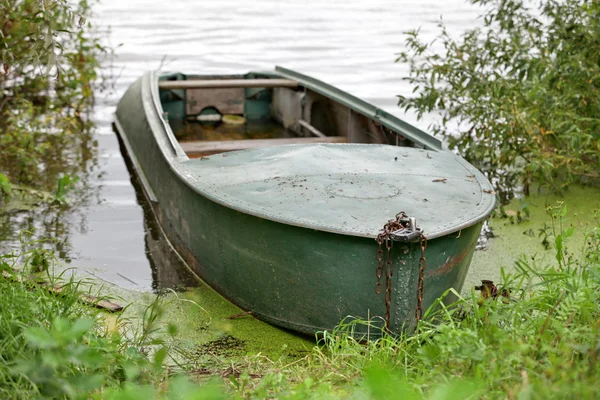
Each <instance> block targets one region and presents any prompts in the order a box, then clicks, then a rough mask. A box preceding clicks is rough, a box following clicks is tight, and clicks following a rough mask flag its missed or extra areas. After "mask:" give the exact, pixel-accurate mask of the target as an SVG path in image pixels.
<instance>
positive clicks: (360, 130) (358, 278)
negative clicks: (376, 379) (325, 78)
mask: <svg viewBox="0 0 600 400" xmlns="http://www.w3.org/2000/svg"><path fill="white" fill-rule="evenodd" d="M115 127H116V130H117V132H118V134H119V136H120V138H121V139H122V142H123V144H124V148H125V149H126V151H127V153H128V156H129V157H130V159H131V161H132V164H133V166H134V169H135V171H136V173H137V175H138V178H139V180H140V182H141V183H142V186H143V188H144V192H145V194H146V197H147V198H148V200H149V201H150V204H151V205H152V209H153V210H154V212H155V214H156V216H157V218H158V221H159V223H160V225H161V227H162V228H163V230H164V232H165V234H166V236H167V237H168V239H169V241H170V242H171V244H172V245H173V247H174V248H175V249H176V250H177V252H178V253H179V254H180V255H181V256H182V258H183V259H184V260H185V262H186V263H187V264H188V266H189V268H190V269H191V270H192V271H194V272H195V273H196V274H197V275H198V276H200V277H201V278H202V279H203V280H204V281H206V282H207V283H208V284H209V285H210V286H212V287H213V288H215V289H216V290H217V291H218V292H219V293H221V294H222V295H223V296H225V297H226V298H227V299H229V300H230V301H232V302H233V303H235V304H237V305H238V306H239V307H241V308H243V309H245V310H248V311H251V312H252V313H253V315H255V316H256V317H258V318H260V319H262V320H264V321H267V322H269V323H272V324H275V325H278V326H281V327H284V328H289V329H292V330H295V331H298V332H302V333H306V334H314V333H315V332H318V331H324V330H331V329H332V328H334V327H335V326H336V325H337V324H338V323H339V322H340V321H341V320H343V319H344V318H346V317H347V316H351V317H352V318H360V319H371V320H374V321H376V323H377V321H379V322H378V323H380V324H381V325H384V324H386V323H387V327H388V328H389V330H391V331H392V332H400V331H403V330H409V331H410V330H412V329H414V326H415V323H416V322H417V320H418V318H420V316H421V313H420V312H419V311H416V310H418V309H421V310H425V309H427V307H429V306H430V305H431V304H432V303H433V302H434V301H436V299H438V298H439V297H440V296H442V295H443V294H444V293H445V292H446V291H447V290H448V289H449V288H451V287H453V288H455V289H456V290H460V289H461V287H462V285H463V282H464V279H465V276H466V273H467V270H468V268H469V264H470V261H471V258H472V255H473V252H474V250H475V246H476V243H477V239H478V235H479V233H480V229H481V225H482V223H483V221H484V220H485V219H486V218H487V217H488V215H489V214H490V213H491V211H492V209H493V207H494V205H495V195H494V193H493V190H492V186H491V184H490V183H489V181H488V180H487V179H486V178H485V177H484V176H483V175H482V174H481V173H480V172H479V171H478V170H476V169H475V168H474V167H473V166H471V165H470V164H469V163H467V162H466V161H465V160H464V159H462V158H460V157H458V156H456V155H455V154H453V153H452V152H450V151H448V150H444V149H443V148H442V145H441V143H440V142H439V141H438V140H437V139H435V138H433V137H432V136H430V135H428V134H427V133H425V132H423V131H421V130H419V129H417V128H415V127H413V126H411V125H409V124H407V123H406V122H403V121H401V120H399V119H397V118H395V117H393V116H392V115H390V114H388V113H386V112H385V111H383V110H380V109H378V108H376V107H374V106H372V105H370V104H368V103H366V102H364V101H362V100H359V99H357V98H355V97H353V96H351V95H349V94H347V93H345V92H343V91H341V90H339V89H336V88H334V87H332V86H330V85H327V84H325V83H323V82H320V81H318V80H315V79H313V78H310V77H307V76H304V75H302V74H299V73H296V72H293V71H290V70H287V69H283V68H279V67H278V68H276V69H275V71H273V72H264V73H263V72H252V73H248V74H245V75H227V76H200V75H184V74H180V73H174V74H165V75H160V74H159V73H157V72H148V73H146V74H145V75H143V76H142V77H141V78H139V79H138V80H137V81H136V82H135V83H133V84H132V85H131V86H130V87H129V89H128V90H127V92H126V93H125V94H124V96H123V98H122V99H121V101H120V102H119V105H118V107H117V112H116V121H115ZM400 212H403V214H401V215H400V216H399V217H398V218H397V219H396V216H397V215H398V214H399V213H400ZM390 220H393V221H395V222H393V223H389V224H388V225H387V229H386V230H385V231H384V233H383V234H382V228H383V227H384V225H385V224H386V223H388V221H390ZM378 238H379V239H378ZM388 247H391V249H390V250H389V251H388ZM388 258H389V260H388ZM388 261H389V262H388ZM447 301H450V299H448V300H447ZM365 333H366V332H365ZM358 334H360V332H358Z"/></svg>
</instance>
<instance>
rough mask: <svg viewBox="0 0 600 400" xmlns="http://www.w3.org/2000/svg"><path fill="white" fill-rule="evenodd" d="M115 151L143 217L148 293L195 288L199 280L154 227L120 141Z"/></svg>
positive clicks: (142, 193)
mask: <svg viewBox="0 0 600 400" xmlns="http://www.w3.org/2000/svg"><path fill="white" fill-rule="evenodd" d="M119 147H120V150H121V153H122V154H123V159H124V161H125V165H126V166H127V170H128V171H129V174H130V176H131V185H132V186H133V188H134V189H135V197H136V200H137V202H138V204H139V205H140V206H141V208H142V210H143V214H144V244H145V253H146V255H147V257H148V261H149V263H150V268H151V270H152V289H153V290H154V291H155V292H160V291H162V290H164V289H175V290H185V289H186V288H188V287H193V286H198V284H199V283H200V281H199V278H198V277H196V276H195V275H194V274H193V273H192V272H191V271H190V270H189V269H188V268H187V266H186V265H185V263H184V262H183V260H181V258H180V257H179V255H178V254H177V252H176V251H175V249H173V247H172V246H171V244H170V243H169V241H168V240H167V238H166V236H165V234H164V233H163V231H162V229H161V227H160V225H159V224H158V220H157V219H156V216H155V214H154V211H153V210H152V206H151V204H150V202H149V201H148V199H147V198H146V195H145V194H144V189H143V187H142V185H141V182H140V181H139V178H138V176H137V175H136V173H135V170H134V169H133V164H132V163H131V159H130V158H129V156H128V155H127V151H126V150H125V147H124V145H123V142H122V141H121V140H120V139H119Z"/></svg>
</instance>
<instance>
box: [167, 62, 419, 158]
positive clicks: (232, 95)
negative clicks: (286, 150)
mask: <svg viewBox="0 0 600 400" xmlns="http://www.w3.org/2000/svg"><path fill="white" fill-rule="evenodd" d="M159 93H160V101H161V105H162V109H163V113H164V115H163V117H165V119H167V120H168V121H169V125H170V127H171V129H172V131H173V133H174V135H175V137H176V138H177V140H178V142H179V144H180V145H181V147H182V149H183V150H184V152H185V153H186V154H187V155H188V157H190V158H195V157H203V156H208V155H212V154H218V153H222V152H227V151H234V150H245V149H253V148H259V147H268V146H277V145H286V144H307V143H374V144H388V145H394V146H408V147H413V146H415V143H414V142H412V141H410V140H408V139H407V138H405V137H403V136H401V135H400V134H397V133H396V132H394V131H392V130H391V129H388V128H387V127H385V126H383V125H382V124H380V123H378V122H377V121H374V120H373V119H372V118H368V117H366V116H364V115H362V114H360V113H358V112H356V111H355V110H353V109H352V108H350V107H348V106H346V105H344V104H341V103H340V102H338V101H336V100H334V99H332V98H329V97H326V96H323V95H321V94H319V93H317V92H315V91H312V90H310V89H307V88H306V87H303V86H302V85H300V84H299V83H298V82H296V81H294V80H290V79H279V78H274V77H273V76H267V75H262V76H261V75H260V74H256V73H250V74H246V75H228V76H193V75H183V74H171V75H167V76H162V77H161V78H160V81H159Z"/></svg>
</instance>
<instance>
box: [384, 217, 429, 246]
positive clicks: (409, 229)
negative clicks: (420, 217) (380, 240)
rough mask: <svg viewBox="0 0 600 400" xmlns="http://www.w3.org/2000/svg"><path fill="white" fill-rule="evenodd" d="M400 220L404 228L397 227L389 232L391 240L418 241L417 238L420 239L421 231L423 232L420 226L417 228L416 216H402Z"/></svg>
mask: <svg viewBox="0 0 600 400" xmlns="http://www.w3.org/2000/svg"><path fill="white" fill-rule="evenodd" d="M400 222H401V223H402V225H403V226H404V228H403V229H398V230H397V231H394V232H390V239H391V240H394V241H396V242H404V243H410V242H418V241H419V240H421V233H423V232H422V231H421V229H420V228H417V219H416V218H413V217H410V218H402V219H401V220H400Z"/></svg>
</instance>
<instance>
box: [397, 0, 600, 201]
mask: <svg viewBox="0 0 600 400" xmlns="http://www.w3.org/2000/svg"><path fill="white" fill-rule="evenodd" d="M471 2H472V3H473V4H476V5H480V6H482V7H483V8H484V10H485V11H484V13H483V14H482V16H481V21H482V26H477V27H476V28H472V29H469V30H467V31H466V32H465V33H464V34H463V35H462V36H460V38H458V39H455V38H453V37H452V35H451V34H450V33H449V32H448V30H447V29H446V27H445V25H444V24H443V22H440V24H439V27H440V29H441V33H440V34H439V36H438V37H437V38H436V39H435V40H434V41H433V42H431V43H425V42H423V41H422V40H421V38H420V35H419V32H418V31H410V32H407V38H406V45H407V48H408V50H407V51H405V52H402V53H401V54H400V56H399V58H398V61H399V62H402V63H406V64H408V65H409V67H410V74H409V76H408V77H407V78H404V79H405V80H407V81H408V82H409V83H410V84H411V85H412V86H413V88H414V90H413V92H414V93H416V96H414V97H404V96H400V100H399V105H400V106H401V107H403V108H404V109H406V110H409V109H413V110H415V111H416V113H417V115H418V117H419V118H422V117H423V116H425V115H426V114H429V113H434V114H439V115H440V116H441V118H440V119H439V120H438V122H435V123H434V124H433V125H432V130H433V132H434V133H435V134H438V135H442V136H443V137H445V138H446V139H447V141H448V144H449V146H450V148H452V149H457V150H458V151H459V152H460V153H461V154H462V155H463V156H464V157H465V158H467V159H468V160H469V161H471V162H473V163H474V164H475V165H476V166H477V167H478V168H480V169H481V170H483V171H484V172H485V173H486V174H487V175H488V176H489V177H490V178H492V180H493V182H494V183H495V184H496V186H497V189H498V191H499V192H500V193H501V194H502V195H503V197H504V198H506V197H510V194H511V192H512V191H513V190H514V189H515V188H517V187H519V186H521V185H522V187H523V188H524V190H525V192H527V191H528V189H529V185H530V184H531V183H540V184H546V185H550V186H552V187H554V188H555V189H561V188H562V187H564V186H565V185H568V184H569V183H570V182H573V181H584V182H589V181H595V182H598V178H599V177H600V50H599V49H600V3H599V2H598V1H594V0H564V1H554V0H552V1H543V2H536V3H535V4H536V5H538V8H537V9H529V8H528V7H527V5H528V4H530V3H529V2H527V1H524V0H471Z"/></svg>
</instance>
